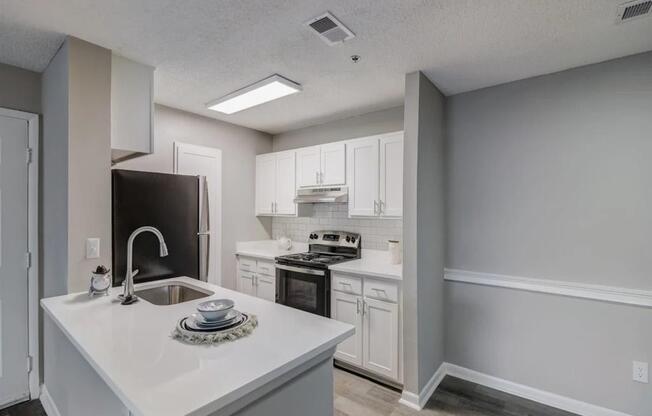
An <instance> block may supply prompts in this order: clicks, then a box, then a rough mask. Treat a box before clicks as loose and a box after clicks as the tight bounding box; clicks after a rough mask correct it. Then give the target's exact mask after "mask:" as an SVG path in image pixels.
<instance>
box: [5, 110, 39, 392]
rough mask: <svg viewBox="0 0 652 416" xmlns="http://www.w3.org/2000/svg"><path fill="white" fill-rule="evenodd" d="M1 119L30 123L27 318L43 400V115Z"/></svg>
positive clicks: (33, 386)
mask: <svg viewBox="0 0 652 416" xmlns="http://www.w3.org/2000/svg"><path fill="white" fill-rule="evenodd" d="M0 116H5V117H11V118H17V119H21V120H25V121H27V126H28V135H29V148H30V149H32V152H31V163H30V164H29V171H28V185H27V186H28V196H27V201H28V202H27V203H28V220H27V228H28V238H27V247H28V250H29V252H30V253H31V256H30V257H31V265H30V267H29V269H28V287H27V297H28V306H27V308H28V309H27V311H28V312H27V315H28V334H27V336H28V338H29V339H28V341H29V344H28V351H27V354H28V355H29V357H30V360H31V371H30V372H29V374H28V376H29V394H30V397H31V399H32V400H34V399H37V398H38V397H39V396H40V393H41V389H40V386H39V383H40V381H39V380H40V375H39V366H40V363H39V304H38V302H39V297H40V295H39V290H38V275H39V251H38V235H39V232H38V230H39V223H38V186H39V185H38V171H39V169H38V166H39V115H38V114H34V113H27V112H24V111H17V110H10V109H7V108H2V107H0Z"/></svg>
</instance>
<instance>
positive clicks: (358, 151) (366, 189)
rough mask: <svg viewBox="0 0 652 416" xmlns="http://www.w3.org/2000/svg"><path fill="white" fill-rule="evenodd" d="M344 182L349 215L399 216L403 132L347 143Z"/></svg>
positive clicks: (401, 201)
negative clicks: (347, 194) (347, 187)
mask: <svg viewBox="0 0 652 416" xmlns="http://www.w3.org/2000/svg"><path fill="white" fill-rule="evenodd" d="M347 184H348V186H349V216H351V217H390V218H396V217H400V216H402V215H403V132H397V133H389V134H382V135H378V136H372V137H368V138H363V139H357V140H352V141H351V142H349V143H348V146H347Z"/></svg>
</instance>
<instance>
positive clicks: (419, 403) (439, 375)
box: [399, 363, 446, 410]
mask: <svg viewBox="0 0 652 416" xmlns="http://www.w3.org/2000/svg"><path fill="white" fill-rule="evenodd" d="M445 376H446V363H442V365H440V366H439V368H438V369H437V371H435V374H433V375H432V377H430V380H428V382H427V383H426V385H425V386H424V387H423V389H421V391H420V392H419V394H418V395H417V394H414V393H411V392H409V391H407V390H403V393H402V394H401V399H400V400H399V403H401V404H403V405H405V406H408V407H410V408H412V409H415V410H421V409H423V407H424V406H425V405H426V403H428V400H429V399H430V396H432V395H433V393H434V392H435V390H437V387H438V386H439V383H441V381H442V380H443V379H444V377H445Z"/></svg>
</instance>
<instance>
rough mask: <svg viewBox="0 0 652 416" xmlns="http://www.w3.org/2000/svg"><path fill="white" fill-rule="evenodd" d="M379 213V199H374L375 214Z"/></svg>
mask: <svg viewBox="0 0 652 416" xmlns="http://www.w3.org/2000/svg"><path fill="white" fill-rule="evenodd" d="M377 214H378V201H376V200H375V199H374V215H377Z"/></svg>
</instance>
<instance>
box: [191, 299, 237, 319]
mask: <svg viewBox="0 0 652 416" xmlns="http://www.w3.org/2000/svg"><path fill="white" fill-rule="evenodd" d="M233 305H234V304H233V301H232V300H231V299H213V300H207V301H205V302H202V303H200V304H199V305H197V312H199V313H200V314H201V316H203V317H204V319H206V320H207V321H218V320H220V319H222V318H223V317H224V316H226V314H227V313H229V311H230V310H231V309H232V308H233Z"/></svg>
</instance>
